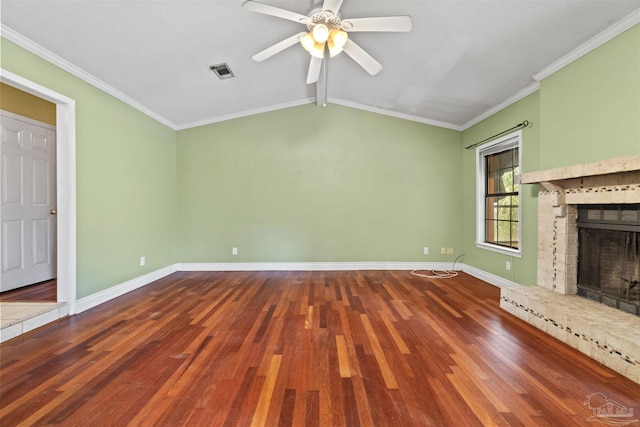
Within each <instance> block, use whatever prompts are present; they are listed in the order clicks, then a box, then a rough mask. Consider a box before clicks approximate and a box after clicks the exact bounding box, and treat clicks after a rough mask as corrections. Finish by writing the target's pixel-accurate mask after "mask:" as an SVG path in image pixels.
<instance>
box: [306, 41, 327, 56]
mask: <svg viewBox="0 0 640 427" xmlns="http://www.w3.org/2000/svg"><path fill="white" fill-rule="evenodd" d="M324 46H325V44H324V43H316V44H315V45H314V46H313V48H312V49H311V50H310V51H309V53H310V54H311V56H313V57H315V58H320V59H322V58H324Z"/></svg>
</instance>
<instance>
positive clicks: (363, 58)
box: [344, 39, 382, 76]
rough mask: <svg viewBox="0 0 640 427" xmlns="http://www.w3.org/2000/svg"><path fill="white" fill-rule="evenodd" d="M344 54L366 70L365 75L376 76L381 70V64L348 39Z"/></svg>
mask: <svg viewBox="0 0 640 427" xmlns="http://www.w3.org/2000/svg"><path fill="white" fill-rule="evenodd" d="M344 53H346V54H347V55H349V56H350V57H351V58H353V60H354V61H356V62H357V63H358V64H360V66H361V67H362V68H364V69H365V70H367V73H369V74H371V75H372V76H374V75H376V74H378V73H379V72H380V70H382V64H380V63H379V62H378V61H376V60H375V59H373V57H372V56H371V55H369V54H368V53H367V52H365V51H364V50H363V49H362V48H361V47H360V46H358V45H357V44H355V43H354V42H353V41H352V40H351V39H348V40H347V42H346V43H345V45H344Z"/></svg>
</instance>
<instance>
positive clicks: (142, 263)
mask: <svg viewBox="0 0 640 427" xmlns="http://www.w3.org/2000/svg"><path fill="white" fill-rule="evenodd" d="M146 262H147V260H146V259H145V257H143V256H141V257H140V265H141V266H143V265H144V264H145V263H146Z"/></svg>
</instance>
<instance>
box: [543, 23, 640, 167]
mask: <svg viewBox="0 0 640 427" xmlns="http://www.w3.org/2000/svg"><path fill="white" fill-rule="evenodd" d="M540 102H541V106H542V108H541V120H542V123H543V127H542V135H541V141H540V144H541V146H540V167H541V168H542V169H547V168H552V167H556V166H566V165H569V164H574V163H586V162H593V161H597V160H600V159H607V158H613V157H620V156H628V155H632V154H638V153H639V152H640V25H636V26H635V27H633V28H631V29H629V30H627V31H625V32H624V33H622V34H621V35H619V36H618V37H615V38H614V39H612V40H611V41H609V42H607V43H605V44H604V45H602V46H600V47H599V48H597V49H595V50H594V51H592V52H590V53H589V54H587V55H585V56H583V57H582V58H580V59H578V60H577V61H574V62H573V63H571V64H569V65H568V66H566V67H564V68H562V69H561V70H559V71H557V72H556V73H554V74H552V75H551V76H549V77H547V78H546V79H544V80H543V81H542V82H541V89H540Z"/></svg>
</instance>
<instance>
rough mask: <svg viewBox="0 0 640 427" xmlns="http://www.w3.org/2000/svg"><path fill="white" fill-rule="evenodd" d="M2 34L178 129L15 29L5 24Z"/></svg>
mask: <svg viewBox="0 0 640 427" xmlns="http://www.w3.org/2000/svg"><path fill="white" fill-rule="evenodd" d="M0 34H1V35H2V37H3V38H4V39H6V40H9V41H10V42H12V43H15V44H17V45H18V46H20V47H21V48H23V49H26V50H28V51H29V52H31V53H33V54H34V55H36V56H38V57H40V58H42V59H44V60H45V61H48V62H50V63H52V64H53V65H55V66H56V67H58V68H61V69H62V70H64V71H66V72H68V73H70V74H72V75H74V76H76V77H78V78H79V79H80V80H83V81H85V82H86V83H89V84H90V85H92V86H94V87H96V88H98V89H100V90H101V91H103V92H105V93H107V94H109V95H111V96H113V97H114V98H116V99H119V100H120V101H122V102H124V103H125V104H127V105H129V106H131V107H133V108H135V109H136V110H138V111H140V112H141V113H143V114H145V115H147V116H149V117H151V118H152V119H154V120H156V121H157V122H160V123H162V124H163V125H165V126H167V127H169V128H171V129H173V130H176V129H177V126H176V124H175V123H173V122H172V121H170V120H168V119H166V118H165V117H163V116H161V115H159V114H158V113H156V112H155V111H152V110H150V109H149V108H147V107H145V106H144V105H142V104H140V103H139V102H138V101H136V100H134V99H133V98H131V97H129V96H127V95H125V94H124V93H122V92H120V91H119V90H117V89H115V88H114V87H112V86H110V85H108V84H107V83H105V82H103V81H102V80H100V79H98V78H97V77H95V76H93V75H92V74H89V73H88V72H86V71H85V70H83V69H82V68H80V67H78V66H76V65H73V64H72V63H71V62H69V61H67V60H66V59H64V58H61V57H60V56H58V55H56V54H55V53H53V52H51V51H50V50H48V49H46V48H44V47H42V46H40V45H39V44H37V43H35V42H33V41H32V40H29V39H28V38H26V37H25V36H23V35H22V34H20V33H18V32H17V31H14V30H13V29H11V28H9V27H7V26H6V25H4V24H2V26H1V27H0Z"/></svg>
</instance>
